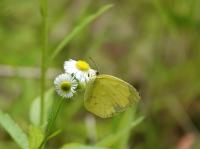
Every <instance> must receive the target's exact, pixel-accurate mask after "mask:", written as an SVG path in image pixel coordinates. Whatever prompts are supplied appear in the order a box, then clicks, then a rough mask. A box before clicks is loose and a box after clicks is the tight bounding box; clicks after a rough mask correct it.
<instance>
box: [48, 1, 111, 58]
mask: <svg viewBox="0 0 200 149" xmlns="http://www.w3.org/2000/svg"><path fill="white" fill-rule="evenodd" d="M111 7H113V5H112V4H109V5H106V6H104V7H102V8H100V9H99V11H97V13H95V14H92V15H90V16H88V17H86V18H85V19H84V20H83V21H82V22H81V23H80V24H78V25H77V26H76V27H75V28H74V29H73V30H72V32H71V33H70V34H69V35H67V36H66V37H65V38H64V39H63V40H62V41H61V42H60V44H59V45H58V46H57V47H56V49H55V50H54V53H53V54H52V56H51V60H53V59H54V58H55V57H56V56H57V55H58V53H59V52H60V51H61V50H62V49H63V48H64V46H66V45H67V44H68V43H69V42H70V40H71V39H72V38H74V37H75V36H76V35H78V34H79V33H80V32H81V31H82V30H83V29H84V28H85V27H86V26H87V25H88V24H89V23H91V22H92V21H94V20H95V19H96V18H97V17H99V16H100V15H102V14H103V13H104V12H106V11H107V10H109V9H110V8H111Z"/></svg>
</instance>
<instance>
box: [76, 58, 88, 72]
mask: <svg viewBox="0 0 200 149" xmlns="http://www.w3.org/2000/svg"><path fill="white" fill-rule="evenodd" d="M76 67H77V68H78V69H79V70H82V71H88V70H89V69H90V65H89V64H88V63H87V62H85V61H82V60H78V61H77V62H76Z"/></svg>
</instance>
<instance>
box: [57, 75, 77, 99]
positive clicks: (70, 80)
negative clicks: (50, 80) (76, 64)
mask: <svg viewBox="0 0 200 149" xmlns="http://www.w3.org/2000/svg"><path fill="white" fill-rule="evenodd" d="M54 85H55V88H56V92H57V93H58V95H60V96H62V97H64V98H71V97H72V96H73V94H74V93H75V92H76V90H75V89H76V88H77V86H78V83H77V81H76V79H75V78H74V77H73V76H71V75H69V74H66V73H65V74H60V75H58V76H57V77H56V78H55V80H54Z"/></svg>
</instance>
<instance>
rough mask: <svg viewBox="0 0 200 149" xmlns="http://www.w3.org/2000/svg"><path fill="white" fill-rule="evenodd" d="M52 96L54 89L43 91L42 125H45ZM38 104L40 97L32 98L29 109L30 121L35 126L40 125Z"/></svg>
mask: <svg viewBox="0 0 200 149" xmlns="http://www.w3.org/2000/svg"><path fill="white" fill-rule="evenodd" d="M53 97H54V89H53V88H51V89H49V90H48V91H46V93H45V100H44V102H45V104H44V117H43V122H44V123H43V126H44V127H45V126H46V125H47V121H48V115H49V112H50V109H51V107H52V103H53ZM40 104H41V103H40V97H37V98H36V99H34V100H33V102H32V104H31V107H30V111H29V117H30V121H31V123H32V124H33V125H35V126H39V125H40V106H41V105H40Z"/></svg>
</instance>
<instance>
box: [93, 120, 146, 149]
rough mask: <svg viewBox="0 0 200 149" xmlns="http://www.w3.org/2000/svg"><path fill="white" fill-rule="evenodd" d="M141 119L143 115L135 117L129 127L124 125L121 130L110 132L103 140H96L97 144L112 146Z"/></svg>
mask: <svg viewBox="0 0 200 149" xmlns="http://www.w3.org/2000/svg"><path fill="white" fill-rule="evenodd" d="M143 119H144V117H140V118H138V119H136V120H135V121H134V122H132V124H131V125H130V126H129V127H126V128H124V129H122V130H121V131H118V132H117V133H116V134H111V135H109V136H107V137H105V138H104V139H103V140H101V141H100V142H98V143H97V145H99V146H105V147H110V146H112V145H113V144H115V143H116V142H118V141H119V140H120V139H121V138H122V137H123V136H124V134H126V133H127V132H128V131H130V130H131V129H132V128H134V127H135V126H137V125H138V124H139V123H141V122H142V121H143Z"/></svg>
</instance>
